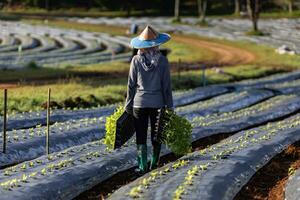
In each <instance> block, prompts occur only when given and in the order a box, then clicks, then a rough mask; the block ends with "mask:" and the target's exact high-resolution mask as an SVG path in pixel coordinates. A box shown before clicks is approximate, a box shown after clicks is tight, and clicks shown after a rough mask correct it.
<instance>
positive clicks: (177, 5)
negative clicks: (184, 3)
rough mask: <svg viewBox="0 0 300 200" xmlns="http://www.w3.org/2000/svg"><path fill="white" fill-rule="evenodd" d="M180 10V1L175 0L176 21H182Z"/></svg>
mask: <svg viewBox="0 0 300 200" xmlns="http://www.w3.org/2000/svg"><path fill="white" fill-rule="evenodd" d="M179 9H180V0H175V9H174V19H175V20H176V21H180V16H179Z"/></svg>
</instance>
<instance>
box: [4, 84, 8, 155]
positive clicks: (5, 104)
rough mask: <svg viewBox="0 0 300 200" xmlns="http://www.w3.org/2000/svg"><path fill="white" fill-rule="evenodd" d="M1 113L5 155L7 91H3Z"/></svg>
mask: <svg viewBox="0 0 300 200" xmlns="http://www.w3.org/2000/svg"><path fill="white" fill-rule="evenodd" d="M3 112H4V113H3V153H6V124H7V89H4V104H3Z"/></svg>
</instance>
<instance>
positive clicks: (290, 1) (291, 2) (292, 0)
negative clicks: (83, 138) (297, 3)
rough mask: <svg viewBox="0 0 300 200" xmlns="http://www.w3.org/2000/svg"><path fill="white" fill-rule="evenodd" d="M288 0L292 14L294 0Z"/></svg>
mask: <svg viewBox="0 0 300 200" xmlns="http://www.w3.org/2000/svg"><path fill="white" fill-rule="evenodd" d="M286 1H287V3H288V7H289V13H290V14H292V13H293V5H294V0H286Z"/></svg>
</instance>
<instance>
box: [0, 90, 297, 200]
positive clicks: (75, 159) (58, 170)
mask: <svg viewBox="0 0 300 200" xmlns="http://www.w3.org/2000/svg"><path fill="white" fill-rule="evenodd" d="M299 109H300V101H299V97H298V96H296V95H290V96H276V97H273V98H271V99H269V100H267V101H263V102H262V103H259V104H256V105H253V106H251V107H249V108H245V109H242V110H239V111H236V112H233V113H224V114H223V115H222V117H223V116H230V117H227V118H226V117H225V118H224V120H221V121H219V120H217V121H216V118H215V116H214V115H212V117H211V120H210V121H211V122H213V123H209V124H207V125H206V126H199V124H201V123H202V121H203V120H202V118H201V117H200V118H199V117H197V118H195V119H194V120H193V124H194V127H195V128H194V131H193V141H197V140H199V139H201V138H204V137H207V136H211V135H216V134H220V133H226V132H227V133H235V132H237V131H240V130H243V129H246V128H249V127H251V126H256V125H259V124H262V123H266V122H268V121H272V120H275V119H279V118H282V117H284V116H287V115H290V114H292V113H295V112H297V111H298V110H299ZM243 113H244V114H243ZM205 119H207V120H208V119H209V116H208V117H206V118H205ZM208 121H209V120H208ZM135 153H136V151H135V145H134V141H131V142H129V143H128V146H125V147H123V148H121V149H119V150H116V151H112V152H107V150H106V147H105V145H104V144H102V142H101V141H98V142H92V143H87V144H84V145H81V146H76V147H72V148H69V149H66V150H64V151H61V152H58V153H53V154H51V155H50V156H48V157H47V156H42V157H39V158H37V159H34V160H31V161H28V162H24V163H21V164H19V165H16V166H14V167H11V168H6V169H4V170H1V175H0V180H1V183H0V185H1V186H2V187H1V192H0V194H1V196H3V197H10V198H14V199H24V197H25V196H26V198H28V199H32V198H37V199H39V198H43V199H44V198H49V199H59V198H62V199H72V198H74V197H76V196H77V195H78V194H80V193H81V192H83V191H85V190H87V189H89V188H91V187H93V186H95V185H96V184H99V183H101V182H102V181H104V180H105V179H107V178H109V177H111V176H112V175H114V174H116V173H117V172H120V171H124V170H127V169H129V168H131V167H134V166H136V155H135ZM168 153H169V151H168V150H167V149H165V148H164V149H163V152H162V154H163V155H166V154H168ZM74 174H75V175H74ZM57 191H59V192H57Z"/></svg>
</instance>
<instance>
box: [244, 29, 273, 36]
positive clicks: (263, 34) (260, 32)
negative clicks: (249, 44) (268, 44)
mask: <svg viewBox="0 0 300 200" xmlns="http://www.w3.org/2000/svg"><path fill="white" fill-rule="evenodd" d="M246 35H248V36H267V35H268V34H266V33H264V32H262V31H253V30H252V31H248V32H246Z"/></svg>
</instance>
